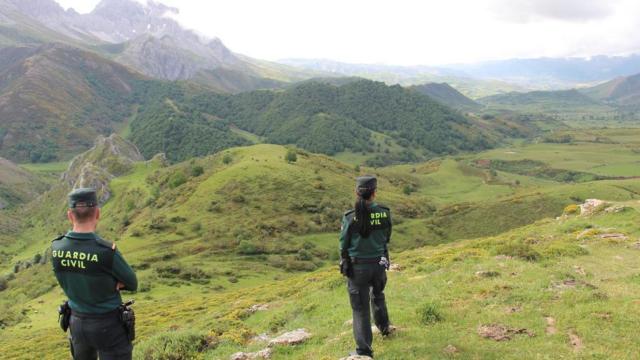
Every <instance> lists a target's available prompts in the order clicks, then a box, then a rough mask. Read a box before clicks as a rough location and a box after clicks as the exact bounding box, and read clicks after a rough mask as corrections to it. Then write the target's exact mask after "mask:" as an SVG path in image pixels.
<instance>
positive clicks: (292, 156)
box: [284, 149, 298, 163]
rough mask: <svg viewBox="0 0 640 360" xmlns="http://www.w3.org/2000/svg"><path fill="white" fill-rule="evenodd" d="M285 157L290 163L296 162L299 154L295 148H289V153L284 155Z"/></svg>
mask: <svg viewBox="0 0 640 360" xmlns="http://www.w3.org/2000/svg"><path fill="white" fill-rule="evenodd" d="M284 159H285V160H286V161H287V162H288V163H294V162H296V161H298V154H296V151H295V150H293V149H289V150H287V154H286V155H285V156H284Z"/></svg>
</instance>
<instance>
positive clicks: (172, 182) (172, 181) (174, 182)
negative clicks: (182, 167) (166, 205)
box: [169, 171, 187, 189]
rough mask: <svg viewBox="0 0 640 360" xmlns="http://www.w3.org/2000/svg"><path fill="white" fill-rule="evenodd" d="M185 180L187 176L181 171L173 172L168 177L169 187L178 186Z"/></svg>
mask: <svg viewBox="0 0 640 360" xmlns="http://www.w3.org/2000/svg"><path fill="white" fill-rule="evenodd" d="M186 182H187V177H186V176H185V175H184V173H183V172H182V171H178V172H175V173H174V174H173V175H171V177H170V178H169V187H170V188H172V189H175V188H177V187H178V186H180V185H182V184H184V183H186Z"/></svg>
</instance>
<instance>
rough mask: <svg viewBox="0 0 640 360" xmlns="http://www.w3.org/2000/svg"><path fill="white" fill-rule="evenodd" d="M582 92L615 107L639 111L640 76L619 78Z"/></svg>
mask: <svg viewBox="0 0 640 360" xmlns="http://www.w3.org/2000/svg"><path fill="white" fill-rule="evenodd" d="M580 92H581V93H583V94H585V95H587V96H589V97H591V98H593V99H596V100H598V101H604V102H606V103H608V104H611V105H614V106H621V107H623V108H626V109H637V108H638V106H639V105H640V74H638V75H633V76H626V77H619V78H617V79H613V80H611V81H608V82H605V83H603V84H600V85H597V86H594V87H591V88H586V89H581V90H580Z"/></svg>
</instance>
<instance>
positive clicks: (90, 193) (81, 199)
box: [69, 188, 98, 208]
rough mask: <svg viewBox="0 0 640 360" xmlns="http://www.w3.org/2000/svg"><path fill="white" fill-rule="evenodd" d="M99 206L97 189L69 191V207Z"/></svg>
mask: <svg viewBox="0 0 640 360" xmlns="http://www.w3.org/2000/svg"><path fill="white" fill-rule="evenodd" d="M95 206H98V196H97V194H96V189H92V188H82V189H75V190H73V191H71V192H70V193H69V207H70V208H76V207H95Z"/></svg>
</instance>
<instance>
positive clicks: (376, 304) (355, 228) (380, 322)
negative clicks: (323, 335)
mask: <svg viewBox="0 0 640 360" xmlns="http://www.w3.org/2000/svg"><path fill="white" fill-rule="evenodd" d="M376 188H377V179H376V178H375V177H373V176H361V177H358V178H357V179H356V196H357V200H356V203H355V206H354V209H353V210H349V211H347V212H346V213H345V214H344V216H343V218H342V230H341V233H340V254H341V261H340V272H341V273H342V274H343V275H345V276H347V277H348V290H349V299H350V301H351V309H352V312H353V336H354V338H355V342H356V351H355V353H352V355H366V356H371V357H373V349H372V347H371V344H372V341H373V335H372V333H371V314H370V310H369V307H370V306H371V308H372V309H373V318H374V322H375V325H376V327H377V328H378V329H379V330H380V332H381V333H382V335H383V336H387V335H389V331H390V330H389V329H390V328H389V315H388V313H387V305H386V303H385V298H384V288H385V285H386V283H387V274H386V271H387V270H388V269H389V265H390V262H389V250H388V244H389V241H390V240H391V212H390V210H389V208H387V207H385V206H382V205H379V204H376V203H375V202H374V200H375V197H376Z"/></svg>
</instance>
